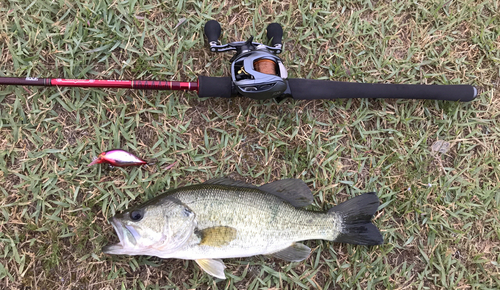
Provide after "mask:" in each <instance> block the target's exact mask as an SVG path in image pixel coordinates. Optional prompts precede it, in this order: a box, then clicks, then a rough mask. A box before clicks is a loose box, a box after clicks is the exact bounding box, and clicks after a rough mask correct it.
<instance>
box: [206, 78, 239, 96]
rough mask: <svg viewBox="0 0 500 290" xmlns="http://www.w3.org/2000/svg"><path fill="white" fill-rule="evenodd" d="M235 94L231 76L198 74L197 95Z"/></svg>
mask: <svg viewBox="0 0 500 290" xmlns="http://www.w3.org/2000/svg"><path fill="white" fill-rule="evenodd" d="M235 95H236V93H234V92H233V81H232V79H231V77H206V76H198V97H200V98H208V97H215V98H231V97H233V96H235Z"/></svg>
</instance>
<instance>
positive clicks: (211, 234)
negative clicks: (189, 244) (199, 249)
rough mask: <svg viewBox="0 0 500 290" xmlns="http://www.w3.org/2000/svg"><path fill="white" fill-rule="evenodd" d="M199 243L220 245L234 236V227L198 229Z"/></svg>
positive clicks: (212, 245)
mask: <svg viewBox="0 0 500 290" xmlns="http://www.w3.org/2000/svg"><path fill="white" fill-rule="evenodd" d="M199 235H200V238H201V241H200V245H205V246H211V247H222V246H225V245H227V244H229V242H231V241H232V240H234V239H235V238H236V229H235V228H232V227H211V228H206V229H203V230H201V231H199Z"/></svg>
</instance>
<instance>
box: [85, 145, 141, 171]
mask: <svg viewBox="0 0 500 290" xmlns="http://www.w3.org/2000/svg"><path fill="white" fill-rule="evenodd" d="M101 163H108V164H110V165H111V166H117V167H126V166H141V165H145V164H148V162H147V161H145V160H143V159H141V158H139V157H137V156H135V155H134V154H132V153H130V152H127V151H125V150H121V149H113V150H109V151H105V152H102V153H101V154H99V156H97V157H96V158H95V159H94V160H93V161H92V162H91V163H90V164H89V165H88V166H92V165H94V164H101Z"/></svg>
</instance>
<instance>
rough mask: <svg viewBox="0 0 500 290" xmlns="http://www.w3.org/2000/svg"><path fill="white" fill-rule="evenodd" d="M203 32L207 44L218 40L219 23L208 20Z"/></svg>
mask: <svg viewBox="0 0 500 290" xmlns="http://www.w3.org/2000/svg"><path fill="white" fill-rule="evenodd" d="M204 31H205V35H206V36H207V39H208V42H209V43H210V42H214V41H215V42H217V41H218V40H219V37H220V33H221V28H220V24H219V22H217V21H216V20H209V21H208V22H207V23H205V28H204Z"/></svg>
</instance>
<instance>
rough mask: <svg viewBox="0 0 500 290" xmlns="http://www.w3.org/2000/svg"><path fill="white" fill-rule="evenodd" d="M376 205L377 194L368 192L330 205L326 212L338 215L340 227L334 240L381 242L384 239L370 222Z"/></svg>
mask: <svg viewBox="0 0 500 290" xmlns="http://www.w3.org/2000/svg"><path fill="white" fill-rule="evenodd" d="M378 205H379V200H378V197H377V194H376V193H375V192H369V193H365V194H363V195H359V196H356V197H354V198H352V199H350V200H348V201H346V202H343V203H341V204H339V205H337V206H334V207H332V208H331V209H330V210H329V211H328V214H337V215H338V217H339V218H340V225H341V229H342V230H341V231H340V233H339V235H338V236H337V238H335V242H339V243H349V244H355V245H380V244H382V243H383V242H384V239H383V238H382V235H381V234H380V231H379V230H378V229H377V227H376V226H375V225H374V224H372V223H371V219H372V217H373V215H374V214H375V212H376V211H377V209H378Z"/></svg>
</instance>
